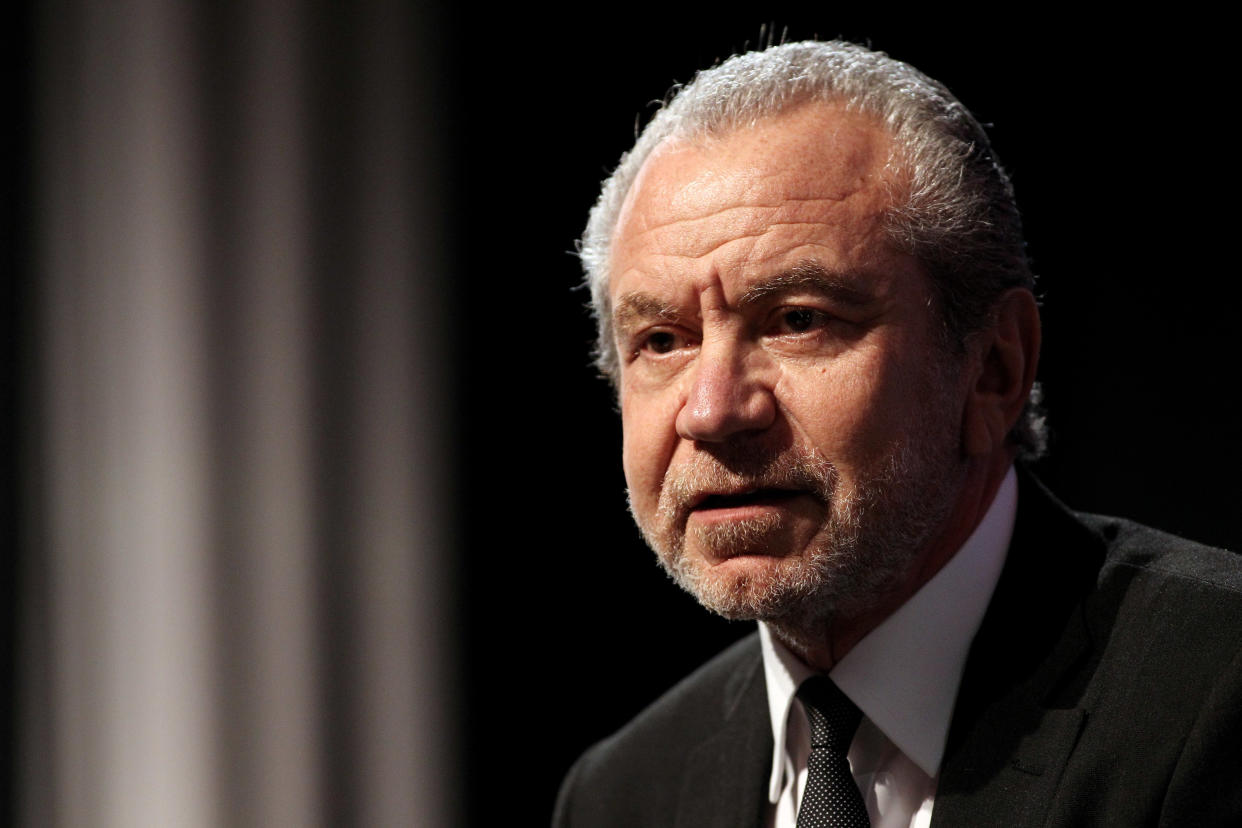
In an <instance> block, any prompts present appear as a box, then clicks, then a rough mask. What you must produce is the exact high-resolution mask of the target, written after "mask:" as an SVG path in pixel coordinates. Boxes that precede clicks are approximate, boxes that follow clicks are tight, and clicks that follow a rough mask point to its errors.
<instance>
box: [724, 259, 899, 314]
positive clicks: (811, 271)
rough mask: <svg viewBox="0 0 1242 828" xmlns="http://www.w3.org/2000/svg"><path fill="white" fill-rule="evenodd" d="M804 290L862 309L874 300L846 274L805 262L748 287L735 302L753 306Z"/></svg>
mask: <svg viewBox="0 0 1242 828" xmlns="http://www.w3.org/2000/svg"><path fill="white" fill-rule="evenodd" d="M795 290H806V291H810V292H812V293H818V294H821V295H823V296H826V297H828V298H829V299H832V300H834V301H836V302H840V303H841V304H843V305H851V306H857V307H861V306H864V305H868V304H870V303H872V302H874V301H875V298H876V297H875V294H874V293H873V292H872V291H869V290H866V289H865V288H863V287H862V285H861V284H860V283H859V281H858V279H856V278H852V277H851V276H849V275H848V274H846V273H841V272H839V271H834V270H829V269H828V268H826V267H824V266H823V265H822V264H820V263H819V262H816V261H814V260H806V261H802V262H798V263H797V264H796V265H794V266H793V267H791V268H789V269H788V270H785V271H783V272H781V273H777V274H776V275H774V276H771V277H769V278H767V279H764V280H763V281H761V282H759V283H758V284H755V285H753V286H751V287H750V288H749V289H748V290H747V291H746V292H745V293H743V294H742V295H741V297H740V298H739V299H738V300H737V305H738V307H739V308H741V307H745V306H747V305H753V304H755V303H756V302H760V301H762V300H764V299H766V298H768V297H769V296H771V295H773V294H778V293H789V292H792V291H795Z"/></svg>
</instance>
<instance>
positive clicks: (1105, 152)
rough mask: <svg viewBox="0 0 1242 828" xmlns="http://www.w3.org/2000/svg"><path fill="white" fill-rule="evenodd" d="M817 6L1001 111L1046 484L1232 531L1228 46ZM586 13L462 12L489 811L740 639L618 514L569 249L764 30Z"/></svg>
mask: <svg viewBox="0 0 1242 828" xmlns="http://www.w3.org/2000/svg"><path fill="white" fill-rule="evenodd" d="M826 8H827V9H828V10H827V11H824V12H822V13H820V14H816V15H806V14H802V13H797V14H786V15H785V16H783V17H779V16H778V17H776V18H775V20H776V24H775V28H774V31H775V32H776V36H777V38H778V39H779V38H780V36H781V33H782V32H783V31H785V30H786V28H787V33H788V38H789V39H801V38H805V37H812V36H819V37H835V36H843V37H846V38H847V39H851V40H855V41H860V42H869V43H870V44H871V45H872V46H873V47H875V48H877V49H881V50H884V51H887V52H889V53H890V54H892V55H893V56H895V57H898V58H900V59H903V60H906V61H908V62H911V63H913V64H914V65H916V66H918V67H919V68H921V69H923V70H924V71H926V72H927V73H929V74H931V75H932V76H934V77H936V78H938V79H940V80H942V81H944V82H945V83H946V84H947V85H948V86H949V87H950V88H951V89H952V90H953V91H954V92H955V93H956V94H957V95H958V97H959V98H960V99H961V100H962V101H963V102H964V103H965V104H966V105H967V106H969V107H970V108H971V109H972V110H973V111H974V112H975V113H976V114H977V115H978V116H979V118H980V119H981V120H982V121H984V122H985V123H988V124H991V125H993V126H992V128H991V130H990V131H991V134H992V136H993V140H994V145H995V147H996V150H997V152H998V154H999V156H1000V157H1001V159H1002V161H1003V162H1004V164H1005V165H1006V167H1007V168H1008V169H1009V170H1010V171H1011V173H1012V176H1013V179H1014V182H1015V187H1016V190H1017V193H1018V200H1019V203H1020V205H1021V207H1022V208H1023V212H1024V215H1025V217H1026V223H1027V228H1028V240H1029V243H1030V250H1031V254H1032V256H1033V259H1034V263H1035V267H1036V272H1037V273H1038V274H1040V277H1041V282H1040V293H1041V296H1042V298H1043V299H1044V302H1045V308H1044V324H1045V346H1044V352H1043V362H1042V367H1041V377H1042V380H1043V382H1044V385H1045V390H1046V395H1047V404H1048V408H1049V411H1050V414H1051V423H1052V427H1053V431H1054V442H1053V448H1052V454H1051V456H1050V457H1049V458H1048V459H1047V460H1046V461H1044V462H1043V463H1042V464H1041V467H1040V470H1041V473H1042V476H1043V477H1044V479H1045V480H1046V481H1047V482H1048V483H1049V485H1050V486H1051V487H1052V488H1053V489H1054V490H1055V491H1056V492H1058V493H1059V494H1060V496H1061V497H1062V498H1063V499H1064V500H1066V501H1067V502H1068V503H1069V504H1071V505H1072V506H1074V507H1076V508H1080V509H1083V510H1089V511H1099V512H1108V513H1115V514H1124V515H1127V516H1130V517H1134V518H1137V519H1139V520H1142V521H1144V522H1148V523H1151V524H1154V525H1156V526H1160V527H1162V528H1166V529H1169V530H1172V531H1176V532H1180V533H1184V534H1187V535H1190V536H1192V537H1196V538H1199V539H1202V540H1206V541H1209V542H1212V543H1216V544H1220V545H1228V546H1232V547H1235V548H1236V547H1238V546H1240V545H1242V531H1240V530H1239V529H1238V525H1237V522H1236V520H1235V510H1236V507H1235V503H1236V502H1237V501H1238V499H1239V495H1240V494H1242V486H1240V485H1239V483H1238V479H1237V476H1236V473H1235V472H1234V469H1235V468H1236V467H1237V466H1238V464H1239V462H1240V461H1242V445H1240V441H1239V438H1238V421H1239V418H1238V407H1237V402H1236V393H1235V386H1236V384H1237V381H1238V370H1237V368H1236V362H1235V360H1236V356H1237V353H1238V347H1237V341H1238V340H1237V332H1236V330H1235V325H1234V317H1235V313H1236V310H1235V309H1236V307H1237V306H1236V305H1235V304H1234V302H1233V301H1232V293H1233V289H1234V284H1235V280H1236V278H1237V276H1236V272H1237V271H1236V265H1235V263H1234V252H1233V247H1234V236H1235V234H1236V230H1235V229H1234V227H1233V214H1234V209H1233V207H1232V195H1231V191H1232V189H1233V188H1234V186H1235V184H1234V179H1235V178H1236V176H1235V173H1234V172H1233V169H1232V167H1233V164H1232V153H1233V148H1232V143H1233V142H1232V139H1231V137H1230V136H1229V134H1228V133H1227V131H1226V129H1225V127H1224V124H1223V118H1224V114H1223V113H1224V111H1225V110H1226V109H1227V108H1228V107H1229V105H1230V100H1231V93H1230V92H1229V89H1230V86H1231V85H1232V83H1233V81H1232V80H1231V79H1230V78H1231V77H1232V74H1231V71H1232V70H1231V62H1232V56H1231V44H1229V43H1226V42H1224V40H1223V35H1221V34H1218V33H1217V32H1218V31H1219V30H1218V29H1216V28H1215V27H1214V23H1213V21H1212V20H1210V19H1203V20H1188V19H1177V20H1171V19H1158V20H1157V19H1153V20H1142V21H1137V22H1136V21H1124V22H1123V21H1120V20H1111V19H1086V18H1083V17H1078V16H1053V15H1039V14H1035V13H1030V14H1028V15H1025V16H1020V17H1011V18H1007V19H1005V20H999V19H992V18H990V17H977V16H970V17H968V16H965V15H959V16H957V17H954V18H952V19H943V18H937V17H934V16H932V15H924V16H923V17H921V18H918V17H910V16H908V15H901V14H898V13H896V12H895V11H894V12H891V13H872V14H862V13H853V12H850V13H844V12H840V11H836V10H833V9H832V8H831V5H828V4H826ZM580 15H581V16H576V15H562V16H558V17H556V18H552V17H540V16H539V15H537V14H533V13H530V12H529V11H527V10H525V9H522V10H511V11H505V12H498V13H494V14H491V15H489V16H488V17H487V19H486V21H485V22H484V21H480V20H479V19H477V18H474V17H471V16H469V15H467V14H463V13H458V14H456V15H454V16H451V19H450V22H449V26H448V28H449V30H450V31H452V32H453V35H454V37H453V40H452V43H453V46H452V48H451V50H450V51H449V52H448V53H447V54H446V58H447V62H448V66H447V70H448V71H447V75H446V78H447V82H446V83H447V89H448V90H449V94H448V95H447V97H446V101H448V102H449V107H448V110H447V112H446V116H447V118H448V120H447V122H446V123H447V124H448V125H449V126H448V128H449V134H451V136H452V142H451V146H452V148H453V152H454V155H453V164H452V168H451V172H450V180H451V182H453V183H452V184H451V185H450V188H449V191H450V193H451V201H450V203H449V205H448V209H450V210H451V211H452V214H453V215H454V226H455V228H456V237H455V238H454V239H453V250H454V251H455V260H456V263H457V268H456V273H457V278H458V279H459V280H460V281H459V283H458V284H457V286H456V288H455V305H454V307H455V310H454V315H455V317H456V318H455V319H453V320H451V324H450V327H451V328H453V329H454V330H456V331H457V337H456V339H455V340H454V342H453V347H454V348H455V349H456V352H457V354H458V360H459V366H460V372H459V374H458V379H459V382H460V386H459V393H458V395H457V401H456V405H457V406H459V408H458V411H457V415H458V416H457V422H458V429H459V433H458V442H459V451H460V453H459V458H460V471H461V474H460V483H459V488H460V492H459V493H460V499H459V503H460V513H459V522H458V523H459V527H460V536H459V537H460V541H461V546H460V555H461V570H460V580H459V583H458V587H459V589H458V597H459V617H460V619H461V622H462V638H461V642H462V651H461V652H462V656H463V659H462V662H461V663H462V678H463V681H464V682H465V683H464V692H465V702H466V704H465V705H464V707H463V709H464V710H466V711H468V716H467V722H466V730H465V733H466V742H465V745H464V747H465V750H464V751H463V756H464V757H465V772H466V774H467V776H466V788H465V789H466V790H467V791H471V790H477V788H475V787H474V785H475V783H477V782H478V781H479V779H480V777H482V776H484V775H486V776H487V777H488V778H489V780H491V781H490V782H489V785H492V786H498V788H499V789H497V787H492V788H491V791H492V793H490V794H489V795H487V796H486V797H484V796H482V795H474V796H468V797H467V807H468V811H469V816H470V818H471V822H472V824H479V825H482V824H490V823H492V822H494V821H495V820H496V819H497V818H499V817H501V815H503V814H506V813H509V814H512V813H520V814H524V815H529V817H530V819H531V821H532V824H533V823H536V822H542V821H543V820H544V819H546V817H547V814H548V813H549V812H550V809H551V806H552V801H553V797H554V795H555V790H556V787H557V784H558V782H559V780H560V777H561V775H562V774H563V773H564V771H565V770H566V768H567V767H568V765H569V764H570V763H571V761H572V760H573V759H574V757H575V756H576V755H577V754H578V753H579V752H580V751H581V750H582V749H583V748H584V747H585V746H586V745H588V744H589V743H591V742H593V741H594V740H596V739H599V738H601V737H603V736H604V735H606V734H607V733H609V732H611V731H612V730H613V729H614V728H616V727H617V726H619V725H620V724H622V723H623V722H625V721H626V720H627V719H628V718H629V717H631V716H632V715H633V714H634V713H635V712H637V711H638V710H639V709H641V708H642V706H644V705H645V704H646V703H648V702H649V701H650V700H652V699H653V698H655V697H656V696H657V695H658V694H659V693H660V692H661V691H662V690H663V689H665V688H667V687H668V686H669V685H671V684H672V683H673V682H674V681H675V680H677V679H678V678H680V677H681V676H683V675H684V674H685V673H687V672H688V671H689V670H690V669H691V668H692V667H694V666H695V665H697V664H698V663H700V662H701V661H703V660H704V659H705V658H707V657H708V656H710V655H711V654H713V653H714V652H716V651H718V650H719V649H720V648H721V647H722V646H723V645H724V644H726V643H728V642H729V641H730V640H732V639H734V638H737V637H739V636H741V635H743V634H745V633H746V632H748V631H749V629H750V626H749V625H744V624H729V623H727V622H723V621H720V620H719V619H715V618H711V617H709V616H707V614H706V613H705V612H703V611H702V610H700V609H699V608H698V607H697V606H696V605H695V604H694V603H693V601H691V600H690V599H689V598H688V597H687V596H685V595H683V594H681V593H680V592H679V591H678V590H677V589H676V588H675V587H673V586H672V585H671V583H669V582H668V581H667V580H666V579H665V577H664V576H663V575H662V574H661V573H660V572H659V570H658V569H657V568H656V566H655V565H654V562H653V557H652V555H651V553H649V552H648V551H647V550H646V549H645V547H644V546H643V544H642V542H641V540H640V539H639V537H638V534H637V531H636V530H635V529H634V528H633V526H632V524H631V522H630V520H629V518H628V516H627V514H626V511H625V498H624V483H623V479H622V474H621V466H620V460H619V454H620V440H619V424H618V418H617V416H616V414H615V412H614V410H613V408H612V402H611V397H610V393H609V390H608V388H607V387H606V385H605V383H603V382H602V381H600V380H597V379H596V378H595V377H594V376H593V373H592V371H591V369H590V367H589V365H588V356H587V354H588V350H589V344H590V340H591V336H592V331H591V325H590V323H589V321H588V319H587V316H586V314H585V312H584V311H583V309H582V306H583V303H584V302H585V301H586V297H585V295H584V294H583V293H582V292H581V291H577V290H575V289H574V286H575V285H576V283H577V281H578V278H579V271H578V266H577V262H576V260H575V259H574V258H573V256H572V255H571V251H572V249H573V244H574V239H575V237H576V236H577V234H578V233H579V231H580V230H581V227H582V225H583V223H584V221H585V217H586V213H587V210H588V208H589V207H590V205H591V204H592V202H593V200H594V198H595V195H596V192H597V185H598V182H599V180H600V179H601V178H602V177H603V176H604V174H605V173H606V171H607V170H609V169H611V167H612V166H613V165H614V164H615V163H616V160H617V157H618V156H619V155H620V153H621V152H622V151H624V150H625V149H626V148H627V147H628V146H629V145H630V143H631V142H632V140H633V136H634V128H635V120H636V118H641V119H644V120H645V118H646V117H648V116H649V115H650V113H651V111H652V106H651V105H650V104H651V102H652V101H653V100H656V99H659V98H661V97H662V96H663V95H664V93H665V91H666V90H667V89H668V88H669V86H670V85H671V84H672V83H674V82H675V81H685V80H688V79H689V77H690V76H691V75H692V74H693V72H694V70H695V69H697V68H699V67H702V66H707V65H710V64H713V63H715V62H717V61H718V60H720V59H723V58H724V57H727V56H728V55H729V54H730V53H732V52H733V51H735V50H738V49H741V48H744V47H746V46H748V45H751V46H753V45H754V44H755V43H757V42H759V41H760V40H761V38H763V37H766V36H767V35H766V34H761V32H760V25H761V23H762V22H763V21H762V20H761V19H753V20H752V19H742V18H737V19H731V20H722V19H719V18H717V19H706V20H705V19H699V18H696V17H694V16H691V15H678V14H671V15H670V14H669V12H668V11H667V10H662V11H661V12H660V14H659V15H658V16H645V15H641V14H635V13H632V12H631V11H630V10H627V9H626V8H624V7H616V8H605V7H599V8H585V7H583V8H582V9H580ZM769 26H771V24H769ZM498 745H503V750H502V751H501V752H500V753H496V750H497V746H498ZM502 756H503V759H502V758H501V757H502ZM502 761H503V766H504V772H503V773H497V772H496V768H495V765H496V764H497V763H500V762H502Z"/></svg>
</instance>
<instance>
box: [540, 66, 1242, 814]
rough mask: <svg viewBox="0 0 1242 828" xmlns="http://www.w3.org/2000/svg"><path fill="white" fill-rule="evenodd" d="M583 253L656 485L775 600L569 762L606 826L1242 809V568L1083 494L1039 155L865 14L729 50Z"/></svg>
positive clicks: (661, 513) (686, 582)
mask: <svg viewBox="0 0 1242 828" xmlns="http://www.w3.org/2000/svg"><path fill="white" fill-rule="evenodd" d="M582 257H583V261H584V264H585V266H586V269H587V277H588V282H589V284H590V287H591V290H592V295H593V297H594V302H595V308H596V312H597V315H598V323H599V331H600V340H599V359H600V364H601V367H602V368H603V369H604V370H605V371H606V372H607V373H608V374H609V375H610V376H611V377H612V378H613V380H614V381H615V383H616V384H617V388H618V393H619V396H620V403H621V413H622V422H623V427H624V438H625V447H624V467H625V474H626V480H627V483H628V486H629V493H630V503H631V508H632V511H633V513H634V517H635V519H636V521H637V522H638V525H639V527H640V528H641V530H642V532H643V535H644V537H645V538H646V539H647V542H648V543H649V544H650V545H651V547H652V548H653V549H654V550H655V551H656V553H657V556H658V558H659V560H660V562H661V564H662V565H663V566H664V567H665V569H667V570H668V572H669V573H670V574H671V575H672V577H673V578H674V579H675V580H676V581H677V582H678V583H679V584H680V585H682V586H683V587H684V588H685V589H687V590H688V591H689V592H691V593H692V594H693V595H695V597H696V598H698V600H699V601H700V602H701V603H702V604H703V605H704V606H706V607H708V608H709V609H711V610H713V611H715V612H718V613H720V614H722V615H724V616H726V617H729V618H753V619H757V620H758V621H759V622H760V624H759V631H758V633H757V635H755V636H752V637H751V638H749V639H746V640H744V641H743V642H741V643H740V644H739V645H737V646H735V647H733V648H731V649H730V650H728V651H726V652H725V653H723V654H722V655H721V656H719V657H718V658H716V659H715V660H714V661H712V662H710V663H709V664H708V665H706V666H705V667H703V668H702V669H701V670H699V671H698V672H696V673H695V674H694V675H693V676H691V677H690V678H688V679H687V680H686V681H684V682H683V683H681V684H680V685H678V686H677V687H676V688H674V689H673V690H672V691H670V692H669V693H668V694H666V695H665V696H664V697H663V698H661V699H660V700H658V701H657V702H656V703H655V704H654V705H653V706H652V707H650V708H649V709H648V710H647V711H645V712H644V713H642V714H640V715H639V716H638V717H637V718H636V719H635V720H634V721H633V722H631V723H630V724H629V725H627V726H626V727H625V728H624V729H623V730H621V731H620V732H619V733H617V734H616V735H614V736H613V737H611V738H610V739H608V740H606V741H604V742H602V743H600V744H599V745H597V746H596V747H594V748H593V749H591V750H590V751H589V752H588V753H587V754H586V755H585V756H584V757H583V758H582V759H581V760H580V761H579V762H578V763H577V764H576V765H575V767H574V769H573V770H572V771H571V772H570V774H569V777H568V778H567V779H566V782H565V784H564V786H563V788H562V791H561V797H560V800H559V802H558V806H557V814H556V817H555V819H556V821H557V824H559V825H567V826H596V825H618V826H619V825H678V826H689V825H703V826H723V825H738V826H759V825H776V826H794V825H797V826H800V827H801V826H808V825H867V824H871V825H876V826H879V825H884V826H895V825H902V826H906V825H928V824H931V825H952V824H967V825H979V824H1003V825H1036V824H1039V825H1044V824H1055V825H1062V824H1102V825H1105V824H1106V825H1135V824H1169V825H1173V824H1195V825H1205V824H1206V825H1216V824H1232V823H1235V822H1236V823H1238V824H1242V750H1239V749H1238V747H1237V743H1238V738H1239V736H1240V735H1242V728H1240V727H1239V724H1240V723H1242V566H1239V561H1238V559H1237V558H1236V557H1235V556H1233V555H1232V554H1231V553H1227V552H1220V551H1217V550H1210V549H1207V548H1204V547H1200V546H1197V545H1194V544H1191V543H1188V542H1186V541H1183V540H1180V539H1177V538H1173V537H1170V536H1167V535H1162V534H1159V533H1157V532H1155V531H1153V530H1149V529H1146V528H1143V527H1139V526H1136V525H1134V524H1130V523H1126V522H1124V521H1119V520H1113V519H1106V518H1095V517H1088V516H1083V515H1074V514H1072V513H1070V512H1068V511H1066V510H1065V509H1064V508H1063V507H1062V506H1060V505H1059V504H1058V503H1057V502H1056V501H1055V500H1054V499H1052V497H1051V496H1050V495H1049V494H1047V493H1046V492H1045V491H1044V490H1043V489H1042V488H1041V487H1040V485H1039V484H1038V483H1037V482H1036V481H1035V480H1034V479H1033V478H1031V477H1029V476H1028V475H1026V474H1025V473H1024V472H1019V471H1015V468H1014V461H1015V458H1020V457H1024V456H1025V457H1029V456H1032V455H1035V454H1037V453H1038V452H1039V451H1040V450H1041V449H1042V444H1043V429H1042V422H1041V420H1040V417H1039V415H1038V409H1037V407H1036V406H1035V405H1034V404H1033V398H1034V397H1035V396H1037V395H1035V394H1033V388H1034V387H1035V385H1034V379H1035V369H1036V365H1037V363H1038V358H1039V339H1040V324H1039V312H1038V308H1037V306H1036V302H1035V298H1034V296H1033V294H1032V285H1033V277H1032V275H1031V273H1030V270H1029V266H1028V264H1027V260H1026V257H1025V254H1024V249H1023V239H1022V232H1021V224H1020V220H1019V217H1018V213H1017V209H1016V207H1015V205H1014V202H1013V197H1012V193H1011V191H1010V188H1009V184H1008V181H1007V179H1006V177H1005V175H1004V173H1003V172H1002V171H1001V169H1000V167H999V165H998V164H997V163H996V161H995V159H994V158H993V157H992V154H991V150H990V147H989V144H988V141H987V137H986V136H985V134H984V133H983V131H982V129H981V128H980V127H979V125H978V124H977V123H976V121H975V120H974V119H973V118H972V117H971V115H970V114H969V113H968V112H967V111H966V110H965V109H964V108H963V107H962V106H961V105H960V104H959V103H958V102H957V101H956V100H955V99H954V98H953V97H952V96H951V95H950V94H949V93H948V91H947V90H945V89H944V87H942V86H941V85H940V84H938V83H936V82H935V81H932V80H930V79H929V78H927V77H925V76H923V75H922V74H920V73H919V72H917V71H916V70H914V69H913V68H911V67H909V66H907V65H905V64H902V63H899V62H897V61H893V60H891V59H889V58H888V57H886V56H885V55H882V54H879V53H875V52H871V51H868V50H866V49H863V48H861V47H858V46H853V45H850V44H844V43H794V44H787V45H783V46H779V47H775V48H771V49H768V50H766V51H764V52H760V53H752V54H747V55H743V56H740V57H736V58H733V59H732V60H730V61H728V62H726V63H724V64H722V65H721V66H719V67H717V68H715V69H713V70H710V71H708V72H703V73H701V74H700V75H699V76H698V77H697V78H696V79H695V81H694V82H693V83H691V84H690V85H689V86H687V87H686V88H684V89H683V90H682V91H681V92H680V93H679V94H678V95H677V96H676V97H675V98H674V99H673V100H672V101H671V102H670V103H669V104H668V105H667V106H666V107H665V108H664V109H663V110H661V112H660V113H658V114H657V116H656V117H655V118H654V119H653V121H652V122H651V124H650V125H649V126H648V127H647V129H646V130H645V131H644V133H643V134H642V136H641V137H640V138H639V140H638V142H637V144H636V146H635V148H634V150H633V151H632V152H631V153H629V154H628V155H627V156H626V157H625V158H624V159H623V160H622V163H621V165H620V167H619V168H618V169H617V171H616V172H615V173H614V174H613V176H612V177H611V178H610V179H609V180H608V181H607V182H606V183H605V185H604V190H603V193H602V194H601V196H600V200H599V202H598V204H597V205H596V207H595V209H594V210H593V212H592V215H591V220H590V223H589V225H588V227H587V232H586V235H585V236H584V239H583V245H582Z"/></svg>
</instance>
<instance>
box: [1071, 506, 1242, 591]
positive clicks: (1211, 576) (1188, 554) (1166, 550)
mask: <svg viewBox="0 0 1242 828" xmlns="http://www.w3.org/2000/svg"><path fill="white" fill-rule="evenodd" d="M1076 516H1077V517H1078V519H1079V520H1081V521H1082V522H1083V524H1085V525H1086V526H1087V527H1088V528H1089V529H1090V530H1091V531H1092V532H1093V533H1095V534H1096V535H1098V536H1099V537H1100V538H1101V539H1102V540H1103V541H1104V543H1105V544H1106V545H1107V548H1108V555H1107V558H1106V560H1105V566H1104V571H1103V572H1104V575H1105V577H1108V576H1110V575H1111V576H1114V577H1117V576H1124V574H1125V573H1126V572H1142V573H1147V574H1148V575H1149V576H1150V577H1152V578H1155V579H1158V580H1160V581H1161V582H1163V583H1166V584H1170V585H1173V584H1178V585H1181V586H1183V587H1185V588H1188V589H1194V590H1207V591H1209V592H1219V593H1221V594H1222V596H1223V597H1233V598H1237V597H1239V596H1242V555H1239V554H1238V553H1236V552H1232V551H1230V550H1227V549H1217V548H1214V547H1210V546H1204V545H1203V544H1200V543H1196V542H1194V541H1192V540H1188V539H1186V538H1182V537H1178V536H1177V535H1172V534H1169V533H1168V532H1162V531H1160V530H1159V529H1153V528H1151V527H1149V526H1144V525H1142V524H1140V523H1135V522H1134V521H1131V520H1125V519H1124V518H1115V517H1106V516H1103V515H1090V514H1082V513H1078V514H1077V515H1076Z"/></svg>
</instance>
